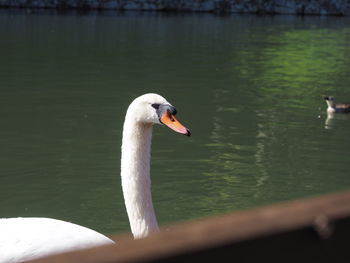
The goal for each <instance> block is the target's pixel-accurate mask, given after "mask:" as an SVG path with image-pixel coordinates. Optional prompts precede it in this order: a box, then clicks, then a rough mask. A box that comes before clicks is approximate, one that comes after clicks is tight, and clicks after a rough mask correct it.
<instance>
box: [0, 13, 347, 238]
mask: <svg viewBox="0 0 350 263" xmlns="http://www.w3.org/2000/svg"><path fill="white" fill-rule="evenodd" d="M349 19H350V18H336V17H327V18H321V17H306V18H301V17H293V16H260V17H256V16H237V15H230V16H224V17H222V16H215V15H212V14H185V15H176V14H158V13H141V14H139V13H122V14H117V13H94V12H92V13H88V14H84V15H81V14H79V15H76V14H74V13H66V14H57V13H51V14H50V13H46V12H43V13H40V14H35V13H32V14H30V15H28V14H24V13H21V12H20V11H17V12H13V13H8V12H6V11H1V13H0V33H1V35H2V39H3V41H1V43H0V47H1V48H0V56H1V57H2V58H3V59H2V60H1V61H0V79H1V82H2V87H1V92H2V93H1V96H0V104H1V111H0V119H1V129H0V143H1V148H0V158H1V159H0V164H1V165H0V182H1V183H0V211H1V214H0V216H1V217H10V216H46V217H55V218H61V219H64V220H67V221H73V222H76V223H79V224H82V225H86V226H88V227H92V228H95V229H97V230H99V231H101V232H104V233H112V232H121V231H128V229H129V228H128V222H127V217H126V212H125V208H124V204H123V200H122V194H121V189H120V188H121V186H120V178H119V165H120V164H119V159H120V142H121V130H122V123H123V119H124V115H125V111H126V108H127V106H128V104H129V103H130V102H131V100H132V99H133V98H134V97H136V96H138V95H140V94H142V93H146V92H157V93H160V94H162V95H163V96H164V97H166V98H167V99H168V100H169V101H170V102H171V103H172V104H174V106H176V107H177V109H178V112H179V113H178V116H179V119H180V120H181V121H182V122H183V123H184V124H185V125H186V126H187V127H189V128H190V129H191V131H192V133H193V135H192V137H190V138H186V137H183V136H179V135H177V134H174V133H172V132H171V131H170V130H167V129H166V128H164V127H158V126H157V127H155V129H154V141H153V152H152V185H153V194H154V198H153V200H154V203H155V208H156V212H157V215H158V218H159V221H160V223H161V224H167V223H170V222H175V221H179V220H188V219H192V218H198V217H202V216H209V215H213V214H220V213H226V212H229V211H234V210H238V209H246V208H251V207H256V206H260V205H264V204H270V203H275V202H280V201H284V200H290V199H296V198H302V197H306V196H313V195H317V194H322V193H327V192H332V191H338V190H343V189H347V188H348V187H349V186H350V177H348V176H347V170H348V156H349V148H350V147H349V143H350V142H349V140H348V134H347V131H348V130H349V128H350V121H349V119H348V117H347V115H346V116H345V115H335V116H333V117H332V118H331V117H330V116H327V115H326V106H325V104H324V101H323V100H322V99H321V94H334V95H337V96H338V97H342V98H349V97H350V93H349V91H348V89H347V87H348V86H349V84H350V76H349V74H348V72H347V69H348V68H349V62H350V60H349V58H348V57H347V56H345V54H348V53H349V52H350V50H349V49H350V47H349V45H348V43H349V37H350V31H349V29H348V22H349ZM343 118H344V119H343ZM325 127H326V128H332V129H325Z"/></svg>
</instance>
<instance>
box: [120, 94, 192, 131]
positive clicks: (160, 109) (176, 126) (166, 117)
mask: <svg viewBox="0 0 350 263" xmlns="http://www.w3.org/2000/svg"><path fill="white" fill-rule="evenodd" d="M176 113H177V110H176V108H175V107H174V106H172V105H171V104H170V103H169V102H168V101H167V100H166V99H165V98H163V97H162V96H160V95H158V94H154V93H148V94H144V95H142V96H140V97H137V98H136V99H135V100H134V101H133V102H132V103H131V104H130V106H129V108H128V111H127V116H128V117H129V118H130V119H132V120H133V121H134V122H138V123H143V124H150V125H153V124H164V125H166V126H168V127H169V128H170V129H172V130H174V131H176V132H178V133H181V134H184V135H187V136H190V135H191V132H190V130H189V129H187V128H186V127H185V126H183V125H182V124H181V123H180V122H179V121H178V120H177V119H176V117H175V115H176Z"/></svg>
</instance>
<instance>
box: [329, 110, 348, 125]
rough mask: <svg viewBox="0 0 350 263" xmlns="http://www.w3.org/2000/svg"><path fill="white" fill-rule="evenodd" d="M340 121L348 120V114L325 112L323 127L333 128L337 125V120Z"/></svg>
mask: <svg viewBox="0 0 350 263" xmlns="http://www.w3.org/2000/svg"><path fill="white" fill-rule="evenodd" d="M341 121H350V114H348V113H333V112H327V118H326V120H325V126H324V127H325V129H333V128H334V127H335V126H336V125H337V122H341Z"/></svg>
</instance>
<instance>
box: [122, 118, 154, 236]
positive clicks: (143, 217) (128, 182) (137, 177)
mask: <svg viewBox="0 0 350 263" xmlns="http://www.w3.org/2000/svg"><path fill="white" fill-rule="evenodd" d="M127 117H128V115H127ZM151 142H152V124H144V123H138V122H135V121H130V120H129V119H128V118H126V120H125V123H124V128H123V142H122V160H121V178H122V188H123V195H124V200H125V206H126V210H127V213H128V217H129V222H130V227H131V231H132V233H133V235H134V237H135V238H142V237H145V236H147V235H148V234H150V233H151V232H157V231H159V228H158V223H157V219H156V216H155V212H154V208H153V203H152V194H151V177H150V159H151Z"/></svg>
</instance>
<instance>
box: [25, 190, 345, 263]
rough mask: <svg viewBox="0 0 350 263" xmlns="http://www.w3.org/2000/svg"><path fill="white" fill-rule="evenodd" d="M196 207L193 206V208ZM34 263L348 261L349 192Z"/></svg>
mask: <svg viewBox="0 0 350 263" xmlns="http://www.w3.org/2000/svg"><path fill="white" fill-rule="evenodd" d="M194 209H195V208H194ZM112 238H113V239H115V240H116V241H117V244H116V245H109V246H104V247H99V248H94V249H88V250H83V251H75V252H71V253H66V254H61V255H55V256H50V257H47V258H43V259H40V260H35V261H31V262H32V263H34V262H35V263H49V262H50V263H56V262H57V263H58V262H59V263H62V262H64V263H72V262H84V263H97V262H100V263H112V262H128V263H133V262H167V263H169V262H269V263H270V262H279V263H280V262H283V263H286V262H293V263H296V262H300V261H302V262H350V254H349V251H350V249H349V246H350V242H349V241H350V192H342V193H336V194H331V195H324V196H321V197H316V198H311V199H306V200H298V201H293V202H287V203H281V204H276V205H271V206H267V207H262V208H257V209H252V210H248V211H242V212H237V213H232V214H228V215H223V216H217V217H212V218H206V219H201V220H198V221H192V222H186V223H181V224H176V225H172V226H169V227H165V228H163V229H162V231H161V233H159V234H154V235H152V236H150V237H148V238H145V239H141V240H133V239H132V238H131V237H130V236H115V237H112Z"/></svg>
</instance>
